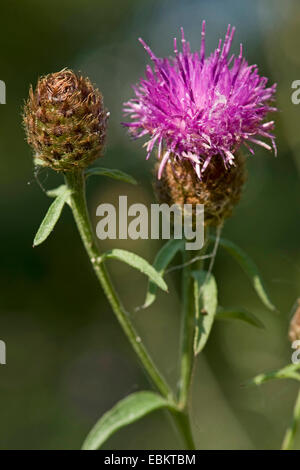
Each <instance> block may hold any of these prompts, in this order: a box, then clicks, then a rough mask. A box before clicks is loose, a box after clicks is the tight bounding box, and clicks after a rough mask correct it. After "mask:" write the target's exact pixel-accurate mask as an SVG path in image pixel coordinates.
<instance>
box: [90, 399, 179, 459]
mask: <svg viewBox="0 0 300 470" xmlns="http://www.w3.org/2000/svg"><path fill="white" fill-rule="evenodd" d="M160 408H172V405H171V404H169V402H167V400H165V399H164V398H162V397H161V396H160V395H158V394H156V393H153V392H137V393H133V394H132V395H129V396H128V397H126V398H124V399H123V400H121V401H119V402H118V403H117V404H116V405H115V406H114V407H113V408H112V409H111V410H110V411H108V412H107V413H105V414H104V415H103V416H102V417H101V418H100V419H99V421H98V422H97V423H96V424H95V426H94V427H93V428H92V430H91V431H90V433H89V434H88V436H87V438H86V440H85V441H84V443H83V446H82V449H83V450H97V449H99V448H100V447H101V446H102V444H103V443H104V442H105V441H106V440H107V439H108V438H109V437H110V436H111V435H112V434H114V433H115V432H116V431H118V430H119V429H121V428H123V427H124V426H127V425H128V424H131V423H134V422H135V421H137V420H138V419H140V418H143V417H144V416H145V415H147V414H148V413H151V412H152V411H155V410H158V409H160Z"/></svg>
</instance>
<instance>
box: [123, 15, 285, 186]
mask: <svg viewBox="0 0 300 470" xmlns="http://www.w3.org/2000/svg"><path fill="white" fill-rule="evenodd" d="M234 32H235V28H231V26H230V25H229V26H228V30H227V34H226V37H225V40H224V43H223V45H222V41H221V40H220V41H219V44H218V47H217V49H216V50H215V51H214V52H213V53H212V54H211V55H210V56H209V57H205V22H203V25H202V41H201V47H200V51H196V52H191V50H190V45H189V43H188V42H187V41H186V40H185V38H184V33H183V29H182V30H181V33H182V39H181V41H182V51H181V52H179V51H178V48H177V42H176V39H174V54H175V57H171V58H164V59H161V58H158V57H156V55H155V54H154V53H153V52H152V50H151V49H150V47H148V46H147V45H146V44H145V43H144V41H143V40H142V39H140V41H141V43H142V44H143V46H144V48H145V49H146V51H147V52H148V54H149V56H150V58H151V60H152V62H153V69H152V68H151V67H150V66H147V69H146V77H145V78H142V79H140V82H139V83H138V84H137V85H136V86H134V87H133V88H134V91H135V95H136V97H135V98H134V99H131V100H130V101H128V102H127V103H125V105H124V111H125V113H128V114H129V115H130V116H131V119H132V122H130V123H124V125H125V126H127V127H129V129H130V132H131V134H132V135H133V136H134V137H136V138H137V137H142V136H147V137H148V141H147V143H146V147H147V158H148V157H149V156H150V154H151V152H152V150H153V148H154V146H156V145H157V147H158V158H159V160H160V166H159V169H158V178H160V177H161V175H162V173H163V170H164V167H165V165H166V164H167V162H168V161H169V160H170V159H171V160H176V161H177V162H182V161H189V162H190V163H191V165H192V166H193V168H194V170H195V171H196V174H197V176H198V177H199V178H201V175H202V174H203V173H204V172H205V170H206V169H207V167H208V166H209V164H210V162H211V161H212V160H213V159H214V158H215V157H216V156H220V157H221V158H222V160H223V163H224V168H229V167H230V166H231V165H234V162H235V154H236V151H237V150H238V149H239V147H240V146H241V145H242V144H244V145H245V146H246V147H247V148H248V149H249V151H250V152H251V153H254V149H253V144H257V145H260V146H262V147H265V148H267V149H268V150H271V149H272V147H271V145H272V146H273V148H274V151H275V153H276V146H275V137H274V135H273V134H272V133H271V131H272V129H273V127H274V122H273V121H266V122H264V120H265V118H266V115H267V113H268V112H269V111H276V108H274V107H272V106H271V104H270V102H271V101H272V99H273V96H274V92H275V88H276V85H273V86H271V87H267V81H268V80H267V78H265V77H261V76H260V75H259V74H258V69H257V66H256V65H251V66H249V65H248V63H247V62H246V60H245V59H244V58H243V50H242V45H241V46H240V53H239V55H238V56H237V57H235V56H234V55H231V56H229V53H230V48H231V44H232V40H233V36H234ZM265 139H267V140H269V142H270V143H271V145H269V143H267V142H265Z"/></svg>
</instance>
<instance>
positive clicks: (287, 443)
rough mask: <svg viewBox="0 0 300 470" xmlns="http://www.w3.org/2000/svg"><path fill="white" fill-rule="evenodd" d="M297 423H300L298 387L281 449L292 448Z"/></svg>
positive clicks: (299, 394)
mask: <svg viewBox="0 0 300 470" xmlns="http://www.w3.org/2000/svg"><path fill="white" fill-rule="evenodd" d="M299 424H300V389H299V392H298V396H297V400H296V403H295V407H294V413H293V418H292V422H291V424H290V426H289V428H288V430H287V431H286V434H285V437H284V440H283V443H282V450H292V449H293V446H294V442H295V437H296V434H297V430H298V427H299Z"/></svg>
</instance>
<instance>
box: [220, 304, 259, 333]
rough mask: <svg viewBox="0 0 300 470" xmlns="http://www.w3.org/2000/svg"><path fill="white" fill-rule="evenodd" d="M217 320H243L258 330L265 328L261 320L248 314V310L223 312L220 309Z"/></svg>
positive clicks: (240, 309)
mask: <svg viewBox="0 0 300 470" xmlns="http://www.w3.org/2000/svg"><path fill="white" fill-rule="evenodd" d="M216 319H217V320H242V321H244V322H246V323H248V324H249V325H252V326H256V327H257V328H262V329H263V328H264V327H265V326H264V324H263V323H262V321H260V320H259V318H257V317H256V316H255V315H253V313H251V312H248V310H244V309H242V308H239V309H231V310H223V309H220V310H218V312H217V316H216Z"/></svg>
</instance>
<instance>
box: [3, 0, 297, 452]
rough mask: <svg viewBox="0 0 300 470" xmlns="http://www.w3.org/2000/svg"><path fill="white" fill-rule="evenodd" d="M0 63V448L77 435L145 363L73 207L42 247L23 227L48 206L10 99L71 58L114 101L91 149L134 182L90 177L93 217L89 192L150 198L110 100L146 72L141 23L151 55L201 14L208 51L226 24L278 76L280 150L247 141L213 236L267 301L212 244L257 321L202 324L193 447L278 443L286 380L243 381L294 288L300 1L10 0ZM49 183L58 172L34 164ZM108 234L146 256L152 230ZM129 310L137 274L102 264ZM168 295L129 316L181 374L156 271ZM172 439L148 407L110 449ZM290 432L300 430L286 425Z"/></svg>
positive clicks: (56, 444) (156, 353)
mask: <svg viewBox="0 0 300 470" xmlns="http://www.w3.org/2000/svg"><path fill="white" fill-rule="evenodd" d="M1 13H2V15H1V16H2V24H1V29H0V38H1V52H0V55H1V68H0V70H1V75H0V79H1V80H4V81H5V83H6V86H7V104H6V105H1V107H0V113H1V117H0V119H1V130H0V154H1V158H0V165H1V171H0V179H1V186H0V191H1V194H0V205H1V231H0V237H1V244H0V246H1V257H0V263H1V264H0V266H1V268H0V286H1V292H0V339H2V340H4V341H5V342H6V345H7V365H2V366H0V422H1V425H0V448H1V449H76V448H79V447H80V445H81V443H82V441H83V439H84V437H85V436H86V434H87V432H88V430H89V429H90V427H91V426H92V425H93V424H94V422H95V421H96V420H97V419H98V418H99V417H100V416H101V415H102V413H103V412H105V411H106V410H108V409H109V408H110V407H111V406H112V405H114V403H115V402H116V401H117V400H119V399H121V398H123V397H125V396H126V395H127V394H129V393H131V392H133V391H136V390H142V389H145V388H148V383H147V380H146V378H145V377H144V375H143V372H142V371H141V369H140V368H139V365H138V364H137V361H136V358H135V356H134V354H133V352H132V351H131V349H130V346H129V345H128V344H127V341H126V339H125V338H124V337H123V334H122V332H121V330H120V328H119V326H118V324H117V322H116V320H115V319H114V317H113V314H112V312H111V310H110V308H109V306H108V304H107V302H106V300H105V299H104V297H103V294H102V292H101V290H100V289H99V287H98V284H97V281H96V279H95V276H94V275H93V272H92V270H91V268H90V266H89V262H88V260H87V258H86V255H85V253H84V251H83V248H82V246H81V243H80V240H79V237H78V234H77V232H76V229H75V225H74V223H73V220H72V217H71V213H70V210H69V209H68V208H65V210H64V213H63V217H62V219H61V220H60V221H59V223H58V225H57V227H56V229H55V232H54V233H53V234H52V235H51V237H50V238H49V239H48V240H47V242H46V243H45V244H43V245H42V246H40V247H38V248H35V249H32V240H33V237H34V234H35V231H36V229H37V228H38V226H39V224H40V221H41V219H42V217H43V216H44V214H45V211H46V210H47V207H48V205H49V202H50V201H49V199H48V198H47V197H46V196H45V194H44V193H43V191H42V190H41V188H40V186H39V185H38V183H37V181H36V180H35V178H34V176H33V165H32V157H31V150H30V149H29V147H28V145H27V144H26V142H25V138H24V132H23V129H22V124H21V113H22V105H23V102H24V99H25V98H26V96H27V93H28V88H29V85H30V84H31V83H32V84H34V85H35V84H36V81H37V78H38V76H40V75H42V74H45V73H49V72H54V71H58V70H60V69H62V68H63V67H71V68H73V69H74V70H76V71H82V72H83V73H84V74H86V75H88V76H89V77H90V78H91V80H92V81H93V82H94V83H95V84H96V85H97V86H98V87H99V88H100V90H101V91H102V92H103V94H104V98H105V104H106V106H107V107H108V108H109V110H110V112H111V118H110V121H109V135H108V142H107V150H106V154H105V157H104V158H103V160H102V162H101V164H102V165H103V166H107V167H111V168H113V167H115V168H120V169H123V170H125V171H127V172H129V173H131V174H133V175H134V176H135V177H136V178H137V179H138V181H139V182H140V184H139V186H137V187H129V186H127V185H125V184H118V182H115V181H112V180H108V179H105V178H102V179H100V178H95V179H94V180H93V181H90V182H89V185H88V195H89V205H90V210H91V214H92V217H93V219H94V223H95V222H96V220H95V209H96V207H97V205H98V204H100V203H101V202H112V201H117V197H118V195H119V194H122V195H126V194H127V195H128V198H129V203H131V202H135V201H140V202H145V203H146V204H148V205H149V204H151V202H153V194H152V189H151V179H152V167H153V164H154V157H153V158H152V159H150V161H148V162H146V161H145V151H144V149H142V148H141V142H132V141H131V140H130V139H129V138H128V135H127V134H126V131H125V130H124V129H123V128H122V127H121V126H120V122H121V121H122V119H123V118H122V102H123V101H125V100H127V99H129V98H130V97H131V96H132V90H131V84H132V83H134V82H135V81H137V79H138V78H139V77H140V76H141V75H142V74H143V72H144V68H145V65H146V63H148V57H147V56H146V54H145V53H144V50H143V48H142V47H141V45H140V44H139V43H138V41H137V38H138V37H139V36H143V38H144V39H145V40H146V41H147V42H148V43H149V44H150V45H151V47H152V48H153V50H154V51H155V52H156V53H157V54H158V55H159V56H164V55H168V54H170V53H171V52H172V39H173V37H174V36H175V35H177V36H178V33H179V27H180V26H183V27H184V29H185V33H186V37H188V38H189V39H190V41H191V44H192V47H193V48H198V47H199V44H200V24H201V21H202V19H206V21H207V50H208V51H211V50H212V49H213V48H214V47H215V46H216V44H217V40H218V39H219V37H223V36H224V33H225V31H226V27H227V24H228V23H231V24H233V25H235V26H236V28H237V33H236V37H235V40H234V50H235V51H238V47H239V43H240V42H242V43H243V44H244V51H245V54H246V57H247V59H248V61H249V62H250V63H257V64H258V65H259V68H260V71H261V73H262V74H264V75H267V76H268V77H270V82H271V83H273V82H277V83H278V95H277V96H278V107H279V109H280V112H279V113H278V114H277V116H276V117H275V119H276V129H277V130H276V134H277V136H278V137H277V145H278V151H279V152H278V153H279V155H278V158H277V159H276V158H275V157H274V156H273V155H272V154H271V153H268V152H267V151H265V150H263V149H262V150H260V149H259V148H258V149H257V153H256V156H255V157H253V158H249V159H248V170H249V179H248V183H247V187H246V190H245V193H244V197H243V200H242V201H241V203H240V205H239V207H238V208H237V210H236V212H235V216H234V217H233V218H232V219H230V220H229V221H228V222H227V224H226V226H225V229H224V235H225V236H226V237H227V238H230V239H232V240H233V241H235V242H236V243H237V244H239V245H240V246H241V247H243V248H244V249H245V250H246V251H247V252H248V253H249V254H250V255H251V256H252V257H253V258H254V259H255V260H256V262H257V263H258V265H259V267H260V270H261V273H262V274H263V276H264V278H265V280H266V284H267V286H268V290H269V292H270V294H271V297H272V299H273V301H274V302H275V304H276V305H277V306H278V308H279V310H280V314H279V315H276V314H272V313H269V312H267V311H266V310H265V309H264V307H263V306H262V305H261V303H260V302H259V300H258V299H257V298H256V296H255V294H254V292H253V290H252V288H251V285H250V283H249V281H248V279H247V278H246V277H245V276H244V274H243V273H242V272H241V270H240V268H239V267H238V266H237V265H235V264H234V262H233V261H232V260H231V259H229V258H228V256H227V255H226V254H223V253H222V252H221V251H220V252H219V254H218V257H217V262H216V266H215V274H216V277H217V279H218V282H219V297H220V303H221V305H222V306H225V307H230V306H239V305H241V306H243V307H244V308H247V309H249V310H250V311H252V312H253V313H255V314H256V315H257V316H259V317H260V318H261V319H262V320H263V322H264V323H265V325H266V329H265V330H256V329H254V328H252V327H250V326H247V325H244V324H239V323H234V322H233V323H225V322H224V323H221V322H219V323H218V324H216V325H215V327H214V329H213V333H212V335H211V337H210V340H209V343H208V346H207V348H206V351H205V353H204V354H203V356H202V357H201V358H200V359H199V360H198V363H197V370H196V374H195V377H194V382H193V391H192V415H193V427H194V431H195V438H196V441H197V445H198V448H200V449H222V448H224V449H254V448H258V449H272V448H278V447H279V446H280V443H281V440H282V437H283V433H284V430H285V428H286V426H287V425H288V423H289V421H290V416H291V412H292V407H293V403H294V399H295V395H296V390H297V386H296V385H295V384H293V383H291V382H279V383H270V384H267V385H265V386H263V387H260V388H245V387H243V386H242V384H243V383H244V382H245V381H247V380H248V379H249V378H251V377H252V376H254V375H256V374H257V373H259V372H262V371H265V370H268V369H272V368H278V367H280V366H284V365H286V364H288V363H289V362H290V360H291V352H292V351H291V347H290V344H289V342H288V340H287V329H288V322H289V317H290V310H291V307H292V305H293V304H294V301H295V300H296V298H297V296H299V295H300V288H299V285H300V284H299V281H300V250H299V235H300V219H299V187H300V185H299V176H300V175H299V171H300V132H299V124H298V123H299V116H300V106H298V107H297V106H296V105H293V104H292V103H291V92H292V90H291V83H292V81H294V80H296V79H300V55H299V50H300V34H299V31H300V5H299V2H298V1H297V0H294V1H285V2H282V1H279V0H259V1H258V0H256V1H251V2H249V1H246V0H242V1H241V0H228V1H224V0H207V1H204V0H185V1H182V0H166V1H158V0H113V1H112V0H110V1H106V0H72V1H71V0H59V1H58V0H51V1H48V0H44V1H43V2H41V1H38V0H25V1H23V2H20V1H17V0H13V1H10V2H3V3H2V4H1ZM39 180H40V183H41V185H42V186H43V187H45V188H47V189H49V188H51V187H54V186H55V185H57V183H58V184H59V183H60V177H59V176H57V175H53V174H52V173H51V171H42V172H41V173H40V175H39ZM111 246H118V247H122V248H125V249H128V250H133V251H135V252H136V253H139V254H142V255H143V256H144V257H146V258H147V259H148V260H149V261H152V260H153V258H154V256H155V253H156V251H157V250H158V248H159V247H160V242H157V241H149V242H147V241H141V240H140V241H135V242H133V241H130V240H128V241H122V242H119V241H117V242H116V243H112V242H106V243H102V248H103V249H107V248H109V247H111ZM110 268H111V272H112V276H113V278H114V280H115V282H116V283H117V284H118V285H119V286H120V293H121V295H122V297H123V299H124V303H125V305H126V307H127V308H128V309H130V311H134V308H135V307H136V306H138V305H141V304H142V302H143V298H144V294H145V288H146V279H145V278H144V277H143V276H141V275H139V274H137V273H136V272H135V271H133V270H131V269H130V268H129V267H128V266H125V265H122V264H120V263H111V265H110ZM167 281H168V283H169V285H170V294H169V295H166V294H163V293H162V294H160V295H159V297H158V301H157V302H156V303H155V304H154V305H153V306H152V307H151V308H150V309H148V310H145V311H140V312H136V313H134V314H133V318H134V323H135V324H136V327H137V328H138V330H139V332H140V335H141V336H142V337H143V338H144V340H145V343H146V345H147V346H148V348H149V350H150V351H151V353H152V354H153V357H154V359H155V360H156V362H157V364H158V365H159V367H160V368H161V369H162V370H163V372H164V374H165V375H166V377H167V379H168V380H169V381H170V382H171V383H172V384H173V385H174V386H175V384H176V380H177V374H178V354H179V350H178V339H179V319H180V303H179V292H178V287H179V280H178V278H177V277H176V275H175V276H174V275H172V276H171V275H170V276H169V278H168V279H167ZM180 445H181V444H180V441H179V438H178V437H177V436H176V434H175V432H174V430H173V429H172V427H171V426H170V423H169V421H168V419H167V418H166V416H165V415H164V414H163V413H161V412H157V413H154V414H153V415H151V416H148V417H147V418H145V419H143V420H142V421H140V422H138V423H136V424H134V425H131V426H130V427H128V428H126V429H125V430H122V431H120V432H119V433H118V434H116V435H115V436H114V437H113V438H112V439H110V440H109V442H108V443H106V448H108V449H163V448H168V449H174V448H178V446H180ZM298 446H300V438H298Z"/></svg>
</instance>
